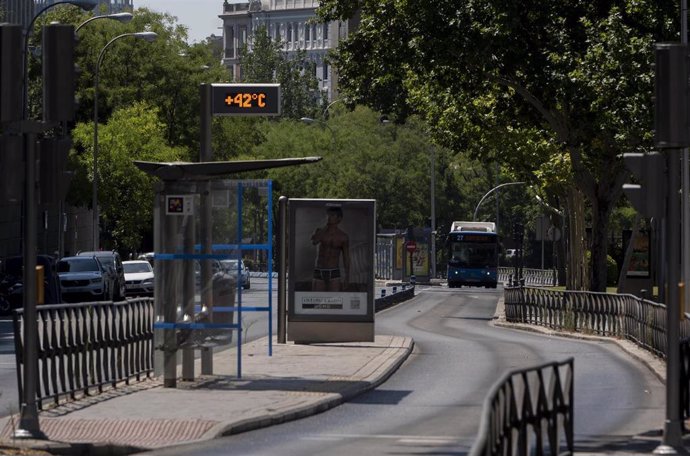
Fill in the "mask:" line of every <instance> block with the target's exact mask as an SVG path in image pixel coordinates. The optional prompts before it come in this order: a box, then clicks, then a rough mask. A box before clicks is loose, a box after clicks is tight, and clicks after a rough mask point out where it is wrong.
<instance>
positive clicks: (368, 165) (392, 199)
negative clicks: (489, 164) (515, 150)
mask: <svg viewBox="0 0 690 456" xmlns="http://www.w3.org/2000/svg"><path fill="white" fill-rule="evenodd" d="M379 117H380V115H379V114H378V113H376V112H374V111H372V110H370V109H368V108H364V107H358V108H356V109H355V110H354V111H351V112H350V111H344V110H343V111H336V112H333V113H332V115H331V116H330V117H329V119H328V121H327V123H326V125H327V126H326V125H323V124H319V123H315V124H312V125H304V124H302V123H296V122H294V121H292V120H284V121H281V122H266V123H265V124H263V125H262V126H263V128H265V138H266V140H265V142H263V143H262V144H260V145H259V146H257V147H256V148H255V149H254V153H255V157H256V158H266V159H269V158H284V157H285V156H286V155H289V156H292V157H303V156H321V157H323V159H322V161H321V162H318V163H316V164H309V165H302V166H294V167H286V168H277V169H274V170H269V171H267V172H265V173H263V174H262V175H261V176H262V177H269V178H271V179H273V181H274V188H275V193H276V194H277V195H285V196H288V197H290V198H365V199H369V198H371V199H376V201H377V223H378V224H379V225H380V226H382V227H385V228H396V227H397V228H404V227H407V226H408V225H410V224H412V225H415V226H428V225H429V216H430V200H429V198H430V189H429V183H430V162H429V158H430V153H431V148H432V147H433V146H432V144H431V143H430V142H429V141H428V137H427V135H426V133H425V131H424V124H423V123H422V122H420V121H418V120H417V119H415V118H411V119H409V121H408V122H407V123H406V124H405V125H395V124H381V123H380V121H379ZM331 132H332V133H331ZM286 151H288V152H289V153H286ZM472 167H474V168H475V169H477V170H479V174H474V173H470V172H469V171H468V170H469V169H471V168H472ZM435 168H436V173H437V179H436V191H435V194H436V207H437V214H439V216H438V219H439V220H438V223H437V226H438V227H439V230H441V229H445V228H449V227H450V221H452V220H461V219H467V217H471V214H472V209H473V208H474V205H475V204H476V202H477V201H478V200H479V198H480V197H481V195H482V193H483V192H484V191H486V188H490V187H487V185H488V184H487V183H485V182H484V183H479V182H478V181H480V180H483V179H485V178H486V175H485V174H484V173H483V171H481V166H480V165H479V164H478V163H475V162H472V161H470V160H468V159H467V158H466V157H459V158H454V159H453V160H451V157H450V155H449V153H448V151H447V150H445V149H443V148H438V147H437V148H436V167H435ZM463 172H467V175H465V174H463ZM480 192H481V193H480ZM276 207H277V206H276ZM443 227H445V228H443Z"/></svg>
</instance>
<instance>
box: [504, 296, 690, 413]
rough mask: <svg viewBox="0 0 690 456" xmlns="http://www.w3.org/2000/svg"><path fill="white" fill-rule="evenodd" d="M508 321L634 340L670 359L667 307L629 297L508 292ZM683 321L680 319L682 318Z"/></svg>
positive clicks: (684, 336)
mask: <svg viewBox="0 0 690 456" xmlns="http://www.w3.org/2000/svg"><path fill="white" fill-rule="evenodd" d="M504 302H505V314H506V320H507V321H509V322H514V323H527V324H533V325H539V326H545V327H547V328H551V329H554V330H566V331H573V332H580V333H584V334H593V335H599V336H607V337H618V338H623V339H627V340H630V341H632V342H634V343H635V344H637V345H638V346H640V347H642V348H644V349H645V350H648V351H649V352H651V353H653V354H654V355H656V356H659V357H660V358H663V359H665V358H666V353H667V336H666V306H665V305H664V304H660V303H658V302H654V301H649V300H646V299H642V298H638V297H636V296H632V295H628V294H612V293H595V292H586V291H556V290H549V289H544V288H529V287H513V288H505V300H504ZM679 317H680V316H679ZM689 318H690V315H688V314H685V315H684V318H683V320H681V322H680V338H681V341H680V404H679V407H680V408H681V416H682V418H683V419H684V420H685V419H688V418H690V320H689Z"/></svg>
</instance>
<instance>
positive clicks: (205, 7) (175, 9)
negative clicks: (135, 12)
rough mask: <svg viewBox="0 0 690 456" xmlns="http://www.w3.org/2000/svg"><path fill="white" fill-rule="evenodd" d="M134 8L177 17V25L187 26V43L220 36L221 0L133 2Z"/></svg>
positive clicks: (146, 0) (150, 0)
mask: <svg viewBox="0 0 690 456" xmlns="http://www.w3.org/2000/svg"><path fill="white" fill-rule="evenodd" d="M133 4H134V8H135V9H136V8H148V9H150V10H152V11H158V12H161V13H170V14H171V15H173V16H177V23H178V24H183V25H185V26H187V29H188V35H189V43H197V42H200V41H203V40H204V39H205V38H206V37H207V36H209V35H211V34H215V35H216V36H221V35H222V34H223V32H222V30H221V29H220V28H219V27H221V26H222V25H223V21H221V20H220V19H219V18H218V15H219V14H221V13H222V12H223V0H133Z"/></svg>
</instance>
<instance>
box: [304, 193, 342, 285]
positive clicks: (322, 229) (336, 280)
mask: <svg viewBox="0 0 690 456" xmlns="http://www.w3.org/2000/svg"><path fill="white" fill-rule="evenodd" d="M326 214H327V215H326V224H325V226H319V227H318V228H316V230H314V234H312V235H311V243H312V244H313V245H315V246H317V254H316V262H315V264H314V279H313V280H312V291H343V290H345V289H347V279H348V275H349V273H350V238H349V237H348V235H347V233H346V232H344V231H343V230H341V229H340V228H339V227H338V225H339V224H340V222H341V221H342V220H343V209H342V208H341V207H339V206H328V207H326ZM341 257H342V264H343V267H342V269H341V267H340V260H341Z"/></svg>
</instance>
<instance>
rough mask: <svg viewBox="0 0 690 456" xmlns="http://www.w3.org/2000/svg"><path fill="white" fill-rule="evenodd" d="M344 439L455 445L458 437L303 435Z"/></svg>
mask: <svg viewBox="0 0 690 456" xmlns="http://www.w3.org/2000/svg"><path fill="white" fill-rule="evenodd" d="M344 439H380V440H398V441H399V442H400V443H404V444H408V445H455V444H458V443H459V441H458V438H457V437H452V436H446V435H439V436H435V435H396V434H319V435H309V436H306V437H303V440H322V441H338V440H344Z"/></svg>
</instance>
